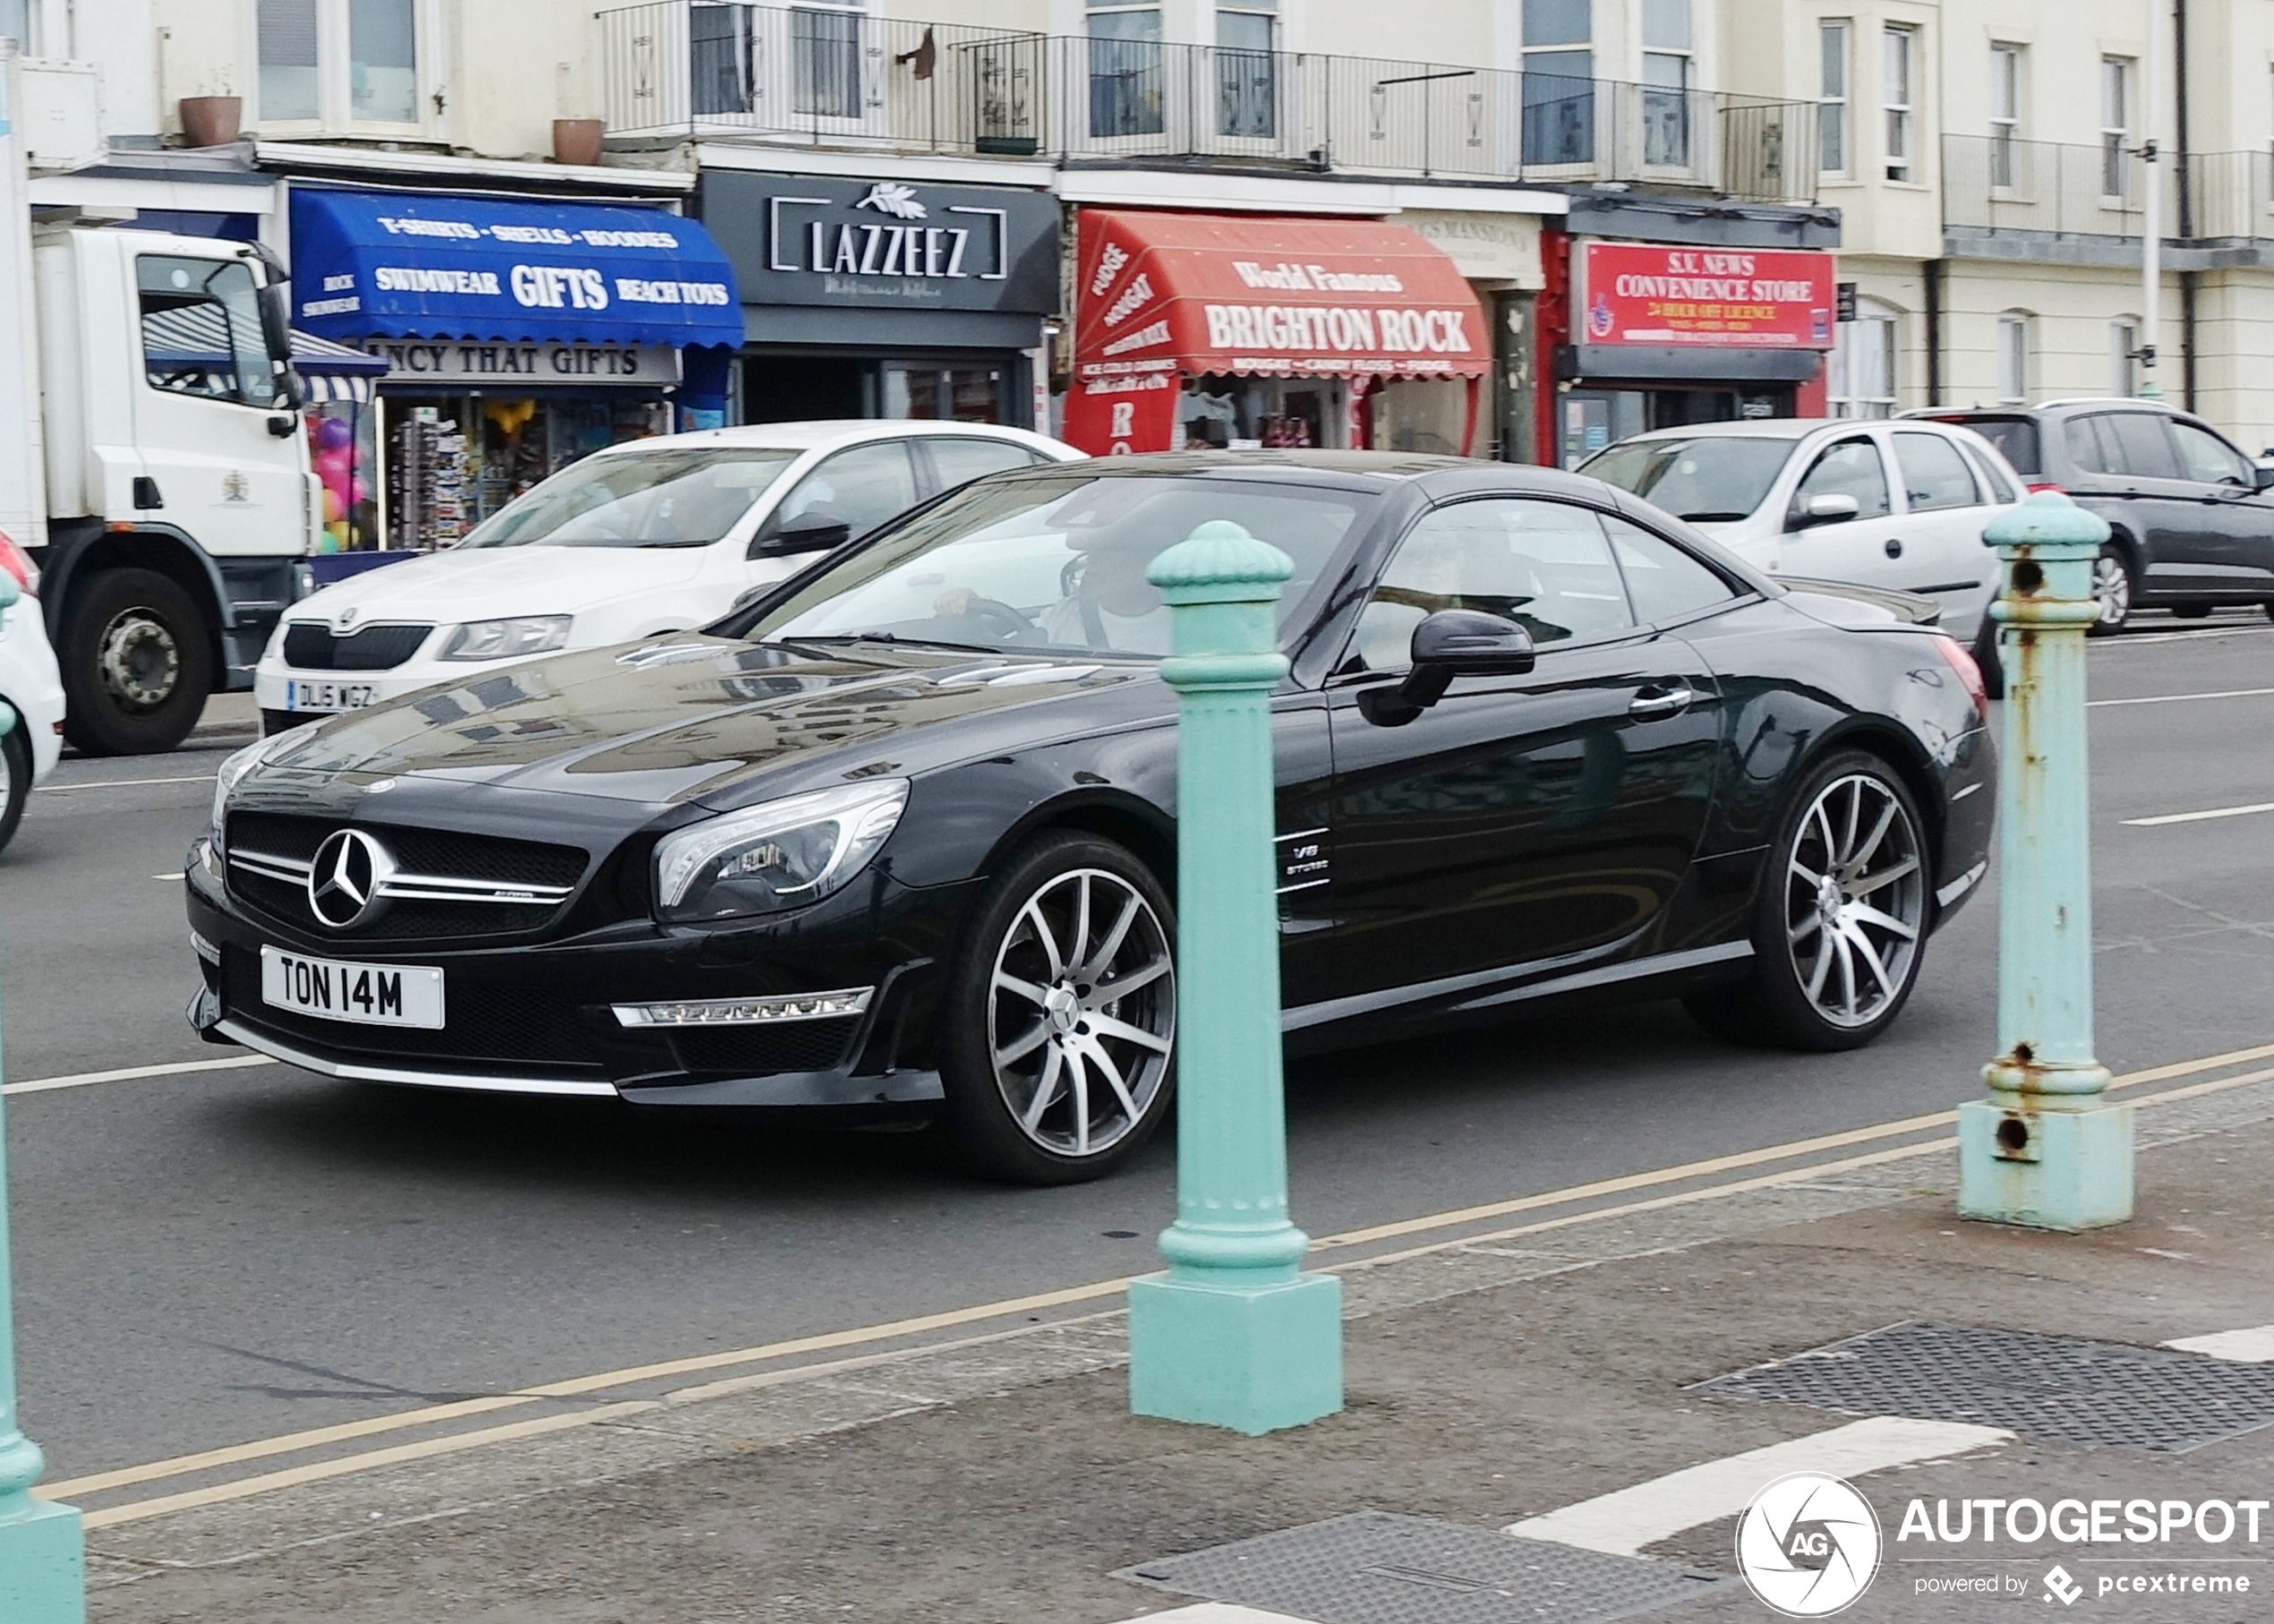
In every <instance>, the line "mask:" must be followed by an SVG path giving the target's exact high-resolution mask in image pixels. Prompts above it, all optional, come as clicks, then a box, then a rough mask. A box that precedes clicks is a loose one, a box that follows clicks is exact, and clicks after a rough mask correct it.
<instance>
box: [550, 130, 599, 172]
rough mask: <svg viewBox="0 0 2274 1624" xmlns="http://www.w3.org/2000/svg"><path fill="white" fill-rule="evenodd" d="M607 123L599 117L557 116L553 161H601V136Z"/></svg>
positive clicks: (592, 162) (553, 131)
mask: <svg viewBox="0 0 2274 1624" xmlns="http://www.w3.org/2000/svg"><path fill="white" fill-rule="evenodd" d="M606 128H607V125H606V124H604V123H603V121H602V120H600V119H597V118H556V119H554V120H553V121H552V161H553V162H554V163H556V164H583V165H586V166H591V165H594V164H597V163H598V162H600V137H601V134H602V132H603V131H604V130H606Z"/></svg>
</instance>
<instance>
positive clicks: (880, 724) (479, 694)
mask: <svg viewBox="0 0 2274 1624" xmlns="http://www.w3.org/2000/svg"><path fill="white" fill-rule="evenodd" d="M833 656H834V650H833V651H831V652H830V654H821V653H819V652H817V651H816V652H815V653H812V654H800V653H798V652H794V651H792V650H790V649H785V648H777V647H769V646H766V645H760V644H752V643H744V642H741V641H739V640H738V639H732V638H722V637H702V636H700V635H691V634H674V635H671V636H669V637H655V638H650V639H648V640H646V641H645V642H640V643H633V644H627V645H618V646H615V647H611V648H601V649H592V650H589V651H586V652H583V653H578V654H559V655H555V656H553V657H551V658H549V659H541V660H534V661H530V662H526V663H524V664H519V665H514V666H509V667H508V668H506V669H504V670H502V671H489V672H486V673H483V674H480V675H473V676H469V677H468V679H467V680H466V681H464V682H460V683H455V684H452V685H450V686H448V687H438V688H423V689H421V690H419V691H418V692H416V693H415V694H409V695H406V696H404V697H402V698H400V699H396V700H392V701H389V702H388V703H386V704H383V705H374V706H372V708H370V709H368V710H362V711H351V712H348V713H346V714H343V715H340V716H338V717H335V718H333V719H332V720H330V721H329V722H321V723H319V724H316V725H313V726H312V727H309V728H308V729H306V730H304V733H303V737H302V738H301V739H299V740H298V741H297V742H296V743H295V744H294V745H291V746H289V747H286V748H281V749H279V751H278V754H277V756H275V757H274V758H272V759H271V760H270V761H268V762H264V763H263V764H262V765H261V769H260V773H259V774H256V776H264V775H270V774H273V775H274V776H275V777H276V778H277V779H304V778H305V777H306V776H308V775H316V776H321V777H325V778H330V777H337V776H338V775H341V774H349V775H355V776H358V777H362V776H369V777H372V778H390V777H398V776H416V777H419V778H423V779H435V780H455V781H457V782H474V783H487V784H494V785H498V786H501V787H510V788H513V789H518V790H537V791H553V792H555V793H560V794H576V795H591V796H602V797H606V798H609V799H617V800H632V801H639V802H643V803H648V804H668V803H671V802H676V801H684V800H703V801H705V802H708V801H711V800H713V799H717V798H723V799H725V800H728V801H732V800H734V799H737V797H736V795H735V791H736V789H737V787H738V786H739V785H740V784H742V783H743V782H746V781H747V780H749V779H751V778H753V777H757V776H759V775H761V774H763V775H765V776H767V777H768V778H770V779H777V780H782V782H787V780H786V779H784V778H783V774H784V773H785V770H786V771H788V772H789V773H790V774H792V775H794V772H795V769H796V768H797V767H798V766H799V765H802V764H803V763H806V762H815V763H820V762H823V761H826V762H827V766H826V768H825V771H826V772H827V773H828V774H829V776H830V777H832V778H834V777H836V776H838V775H840V774H842V773H843V772H845V771H848V770H854V771H857V770H859V769H862V768H875V769H876V770H889V771H893V772H900V773H915V772H920V771H923V770H924V769H926V768H927V767H929V766H935V765H945V764H946V763H949V762H953V761H955V760H958V759H962V757H963V756H967V755H970V754H973V753H975V752H977V751H981V750H984V751H988V752H991V751H993V750H996V749H1000V748H1002V744H1001V739H1000V735H999V733H998V732H996V731H992V730H989V731H986V733H985V739H987V740H988V741H990V742H987V743H985V744H981V743H979V741H978V739H976V738H975V736H974V734H973V733H972V731H970V729H968V728H966V727H964V726H962V725H960V724H964V723H970V722H977V721H978V719H979V718H982V717H984V716H986V715H987V714H989V713H993V712H997V711H1003V710H1007V709H1009V708H1011V707H1013V706H1034V705H1063V704H1066V703H1068V702H1069V701H1072V700H1073V699H1074V698H1075V697H1077V696H1082V695H1089V696H1097V695H1099V694H1100V693H1101V692H1105V691H1111V690H1116V689H1122V690H1131V692H1130V695H1129V697H1131V698H1136V693H1135V690H1138V689H1140V688H1142V689H1144V690H1146V691H1147V692H1148V693H1149V695H1150V703H1151V704H1153V705H1157V707H1158V710H1159V712H1160V714H1162V715H1164V716H1167V715H1171V714H1174V712H1175V699H1174V697H1173V696H1172V695H1171V693H1170V691H1169V689H1168V688H1167V686H1166V685H1165V684H1163V683H1161V682H1160V681H1159V680H1158V677H1157V676H1156V674H1155V672H1154V670H1153V668H1152V666H1150V664H1146V665H1129V664H1110V665H1109V664H1100V663H1097V662H1078V661H1075V660H1072V659H1057V660H1051V659H1043V658H1036V657H1006V656H1000V655H994V654H984V655H983V654H962V653H954V652H949V651H943V650H933V649H916V648H887V647H873V646H863V647H861V648H859V649H857V650H851V651H848V652H847V653H846V654H844V655H842V657H833ZM1113 708H1115V710H1116V716H1115V720H1116V721H1119V720H1126V719H1128V716H1127V713H1128V712H1129V711H1130V710H1131V708H1132V707H1131V706H1129V705H1122V706H1117V707H1113ZM1133 708H1134V709H1135V710H1136V711H1138V712H1144V711H1145V710H1146V708H1147V701H1146V700H1142V699H1140V700H1138V701H1137V703H1136V704H1135V705H1134V707H1133ZM1094 720H1095V719H1094V718H1091V717H1090V716H1089V715H1088V712H1087V711H1086V710H1085V713H1084V715H1083V716H1082V717H1079V718H1078V717H1075V716H1072V715H1070V716H1069V717H1068V719H1067V722H1066V726H1067V727H1068V728H1069V729H1078V728H1081V727H1082V726H1083V725H1085V722H1094ZM1035 737H1036V735H1035V733H1034V732H1033V731H1028V730H1024V729H1022V731H1021V738H1022V741H1030V740H1032V739H1034V738H1035ZM879 752H888V754H887V755H884V756H879V754H878V753H879ZM848 758H850V759H848Z"/></svg>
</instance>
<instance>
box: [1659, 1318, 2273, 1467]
mask: <svg viewBox="0 0 2274 1624" xmlns="http://www.w3.org/2000/svg"><path fill="white" fill-rule="evenodd" d="M1690 1390H1691V1391H1692V1392H1697V1393H1710V1394H1712V1395H1714V1396H1715V1397H1723V1398H1747V1399H1757V1400H1761V1401H1765V1402H1767V1403H1772V1404H1806V1405H1813V1406H1816V1407H1817V1409H1823V1410H1835V1411H1838V1412H1840V1413H1842V1414H1843V1415H1910V1416H1913V1417H1916V1418H1918V1419H1919V1420H1922V1421H1971V1422H1975V1423H1979V1424H1981V1425H1984V1426H1994V1427H2008V1428H2011V1429H2012V1430H2013V1431H2014V1432H2021V1433H2024V1434H2026V1435H2028V1436H2030V1437H2032V1438H2046V1439H2056V1440H2060V1441H2062V1442H2065V1443H2081V1444H2099V1445H2106V1446H2113V1447H2115V1448H2117V1449H2157V1450H2162V1451H2165V1452H2167V1453H2171V1454H2178V1453H2180V1452H2183V1451H2184V1450H2187V1449H2201V1447H2202V1446H2203V1445H2205V1444H2207V1443H2217V1442H2218V1440H2221V1439H2226V1438H2234V1437H2237V1436H2239V1435H2240V1434H2242V1433H2244V1432H2253V1431H2255V1430H2256V1429H2258V1428H2260V1427H2262V1426H2267V1425H2270V1424H2274V1364H2238V1363H2233V1362H2231V1361H2228V1360H2225V1359H2212V1358H2209V1357H2207V1356H2205V1355H2201V1354H2182V1353H2175V1352H2172V1351H2170V1350H2168V1349H2166V1348H2157V1347H2133V1346H2129V1345H2127V1344H2125V1343H2122V1342H2088V1341H2084V1340H2082V1339H2081V1338H2073V1337H2041V1336H2038V1335H2036V1334H2034V1333H2032V1332H2029V1331H2014V1330H1990V1329H1984V1328H1982V1327H1979V1326H1972V1325H1935V1324H1929V1323H1927V1322H1925V1321H1916V1320H1913V1321H1905V1322H1903V1323H1902V1324H1900V1325H1890V1326H1888V1327H1886V1328H1885V1329H1882V1330H1875V1331H1868V1332H1866V1333H1865V1334H1864V1335H1862V1336H1860V1337H1851V1338H1849V1339H1848V1340H1847V1341H1845V1342H1834V1343H1833V1344H1832V1345H1831V1346H1828V1347H1819V1348H1813V1349H1811V1350H1809V1351H1808V1353H1805V1354H1796V1355H1793V1356H1792V1357H1791V1358H1790V1359H1779V1360H1776V1361H1774V1363H1769V1364H1763V1365H1758V1366H1756V1367H1755V1368H1754V1369H1752V1370H1749V1371H1739V1372H1737V1373H1736V1374H1734V1375H1730V1376H1716V1377H1715V1378H1714V1380H1711V1381H1703V1382H1700V1383H1698V1384H1697V1386H1696V1387H1694V1388H1692V1389H1690Z"/></svg>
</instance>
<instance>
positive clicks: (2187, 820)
mask: <svg viewBox="0 0 2274 1624" xmlns="http://www.w3.org/2000/svg"><path fill="white" fill-rule="evenodd" d="M2254 812H2274V800H2261V801H2259V802H2258V803H2256V804H2255V805H2253V806H2248V807H2213V808H2211V809H2210V811H2208V812H2167V813H2165V814H2164V815H2163V816H2161V817H2127V818H2125V819H2124V824H2125V825H2126V826H2127V827H2129V828H2133V829H2159V828H2161V827H2162V826H2163V825H2166V824H2200V823H2203V822H2206V821H2208V820H2209V819H2211V818H2214V817H2248V816H2251V815H2252V814H2253V813H2254Z"/></svg>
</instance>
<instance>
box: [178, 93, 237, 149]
mask: <svg viewBox="0 0 2274 1624" xmlns="http://www.w3.org/2000/svg"><path fill="white" fill-rule="evenodd" d="M243 119H244V98H243V97H241V96H184V98H182V144H183V145H184V146H185V147H226V146H227V145H228V144H229V143H230V142H231V141H235V140H236V138H237V130H238V126H239V124H240V123H241V122H242V121H243Z"/></svg>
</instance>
